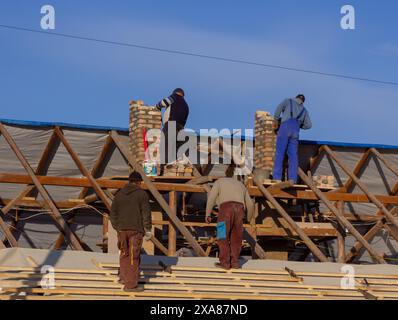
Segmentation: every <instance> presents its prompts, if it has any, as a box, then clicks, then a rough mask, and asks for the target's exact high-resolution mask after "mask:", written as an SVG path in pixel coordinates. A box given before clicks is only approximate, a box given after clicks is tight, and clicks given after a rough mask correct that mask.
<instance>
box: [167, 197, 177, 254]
mask: <svg viewBox="0 0 398 320" xmlns="http://www.w3.org/2000/svg"><path fill="white" fill-rule="evenodd" d="M169 205H170V209H171V210H173V212H174V214H177V212H176V209H177V198H176V193H175V191H170V192H169ZM168 238H169V239H168V240H169V241H168V243H169V244H168V248H169V250H168V252H167V255H168V256H174V255H175V253H176V250H177V232H176V229H175V227H174V225H173V223H172V222H171V221H169V237H168Z"/></svg>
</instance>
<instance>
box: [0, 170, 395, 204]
mask: <svg viewBox="0 0 398 320" xmlns="http://www.w3.org/2000/svg"><path fill="white" fill-rule="evenodd" d="M36 177H37V179H38V180H39V181H40V183H41V184H42V185H51V186H65V187H90V186H91V184H90V181H89V180H88V179H87V178H85V177H82V178H71V177H53V176H36ZM96 181H97V183H98V185H99V186H100V187H101V188H104V189H121V188H123V186H124V185H125V184H126V183H127V181H126V180H114V179H108V178H99V179H97V180H96ZM0 183H14V184H32V183H33V181H32V179H31V178H30V177H29V175H21V174H10V173H0ZM152 184H153V185H154V186H155V187H156V189H157V190H158V191H162V192H169V191H177V192H189V193H205V192H206V189H205V185H194V184H189V183H169V182H152ZM141 187H142V188H143V189H145V190H149V188H148V186H147V185H146V184H145V183H142V184H141ZM248 190H249V194H250V196H251V197H263V194H262V193H261V191H260V190H259V189H258V187H250V186H249V187H248ZM397 190H398V188H397ZM271 194H272V196H273V197H274V198H278V199H301V200H305V201H316V200H318V198H317V196H316V194H315V193H314V192H312V191H311V190H296V189H292V190H279V189H276V190H272V191H271ZM323 194H324V195H325V197H326V198H327V199H328V200H330V201H345V202H356V203H369V202H370V200H369V198H368V197H367V196H366V195H365V194H354V193H341V192H323ZM88 197H91V198H92V201H95V200H96V199H97V198H96V196H95V195H90V196H88ZM375 197H376V198H377V199H379V201H381V202H382V203H385V204H391V205H398V196H388V195H375Z"/></svg>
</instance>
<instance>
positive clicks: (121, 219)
mask: <svg viewBox="0 0 398 320" xmlns="http://www.w3.org/2000/svg"><path fill="white" fill-rule="evenodd" d="M141 181H142V178H141V175H140V174H139V173H138V172H133V173H131V174H130V176H129V183H128V184H126V185H125V186H124V187H123V188H122V189H121V190H120V191H119V192H118V193H117V194H116V196H115V198H114V200H113V202H112V208H111V212H110V221H111V223H112V226H113V228H114V229H115V230H116V231H117V238H118V248H119V250H120V270H119V277H120V279H119V283H121V284H124V291H128V292H137V291H142V290H143V289H142V288H138V286H137V285H138V278H139V266H140V254H141V247H142V241H143V239H145V240H147V241H148V240H150V239H151V237H152V233H151V230H152V221H151V207H150V203H149V196H148V194H147V193H146V191H144V190H142V189H141V188H140V186H139V184H140V182H141Z"/></svg>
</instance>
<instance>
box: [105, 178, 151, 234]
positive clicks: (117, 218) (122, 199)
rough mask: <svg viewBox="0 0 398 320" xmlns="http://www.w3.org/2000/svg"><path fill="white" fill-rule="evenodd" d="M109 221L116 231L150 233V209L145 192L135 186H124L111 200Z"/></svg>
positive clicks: (130, 184) (131, 184) (129, 184)
mask: <svg viewBox="0 0 398 320" xmlns="http://www.w3.org/2000/svg"><path fill="white" fill-rule="evenodd" d="M110 220H111V223H112V226H113V228H114V229H115V230H117V231H121V230H134V231H139V232H145V231H151V228H152V221H151V207H150V203H149V196H148V194H147V193H146V191H144V190H142V189H141V188H140V187H139V186H137V185H136V184H133V183H128V184H126V185H125V186H124V187H123V188H122V189H121V190H120V191H119V192H118V193H117V194H116V196H115V198H114V199H113V202H112V208H111V213H110Z"/></svg>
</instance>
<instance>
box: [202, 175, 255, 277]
mask: <svg viewBox="0 0 398 320" xmlns="http://www.w3.org/2000/svg"><path fill="white" fill-rule="evenodd" d="M232 177H233V170H229V172H227V177H226V178H221V179H218V180H217V181H216V182H215V183H214V185H213V188H212V189H211V191H210V193H209V195H208V199H207V206H206V222H207V223H210V222H211V217H210V214H211V212H212V210H213V207H214V205H215V204H216V203H217V206H218V211H219V212H218V218H217V238H218V240H217V242H218V248H219V258H220V262H217V263H216V264H215V265H216V267H219V268H223V269H225V270H229V269H231V268H233V269H239V268H240V265H239V256H240V251H241V248H242V240H243V219H244V218H245V210H247V220H248V221H251V219H252V217H253V213H254V204H253V202H252V200H251V198H250V196H249V192H248V190H247V189H246V187H245V185H244V184H243V183H242V182H240V181H238V180H236V179H234V178H232ZM220 231H221V233H222V234H220Z"/></svg>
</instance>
